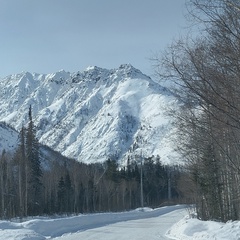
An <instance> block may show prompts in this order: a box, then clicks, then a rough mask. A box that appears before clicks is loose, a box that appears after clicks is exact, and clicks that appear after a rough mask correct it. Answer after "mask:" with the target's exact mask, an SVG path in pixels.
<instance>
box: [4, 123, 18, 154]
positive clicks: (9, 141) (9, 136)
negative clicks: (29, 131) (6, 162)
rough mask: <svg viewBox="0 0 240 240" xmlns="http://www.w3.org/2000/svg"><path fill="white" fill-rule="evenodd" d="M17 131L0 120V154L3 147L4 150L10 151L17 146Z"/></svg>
mask: <svg viewBox="0 0 240 240" xmlns="http://www.w3.org/2000/svg"><path fill="white" fill-rule="evenodd" d="M17 140H18V132H17V131H16V130H14V129H13V128H11V127H10V126H8V125H6V124H5V123H2V122H0V154H2V151H3V149H4V150H5V151H6V152H12V151H13V150H15V148H16V146H17Z"/></svg>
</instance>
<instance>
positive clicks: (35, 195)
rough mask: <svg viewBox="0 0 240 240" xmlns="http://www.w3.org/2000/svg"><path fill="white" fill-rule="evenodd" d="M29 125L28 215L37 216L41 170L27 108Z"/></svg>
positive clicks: (39, 202) (27, 142) (37, 145)
mask: <svg viewBox="0 0 240 240" xmlns="http://www.w3.org/2000/svg"><path fill="white" fill-rule="evenodd" d="M28 116H29V123H28V127H27V132H26V157H27V166H28V180H27V182H28V190H27V191H28V194H27V198H28V209H29V214H31V215H36V214H39V213H40V212H41V211H40V204H41V196H42V182H41V178H42V169H41V162H40V157H39V142H38V140H37V137H36V129H35V127H34V124H33V120H32V107H31V106H30V107H29V112H28Z"/></svg>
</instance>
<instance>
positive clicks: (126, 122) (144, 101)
mask: <svg viewBox="0 0 240 240" xmlns="http://www.w3.org/2000/svg"><path fill="white" fill-rule="evenodd" d="M0 88H1V92H0V104H1V106H2V107H1V109H0V121H5V122H6V123H8V124H10V125H12V126H14V127H15V128H16V129H17V130H19V129H20V128H21V126H22V124H26V123H27V120H28V108H29V106H30V105H31V106H32V112H33V120H34V122H35V125H36V126H37V136H38V138H39V140H40V142H41V143H43V144H45V145H48V146H49V147H51V148H53V149H54V150H56V151H59V152H61V153H62V154H63V155H65V156H68V157H71V158H76V159H78V160H79V161H83V162H96V161H98V162H101V161H105V160H107V158H113V159H116V160H119V161H120V160H123V161H124V159H126V158H127V155H129V154H130V155H135V154H136V153H139V151H138V150H136V146H138V147H139V148H141V149H142V152H143V155H144V156H152V155H155V156H156V155H159V156H160V157H161V159H162V161H163V162H165V163H169V162H175V161H176V155H175V154H174V153H173V147H172V144H171V142H170V141H169V138H170V136H171V135H172V127H171V125H170V123H169V119H167V118H166V116H165V114H164V112H165V109H166V108H168V107H169V106H172V105H173V104H175V102H174V99H173V98H172V97H171V95H170V94H169V93H168V91H166V89H164V88H163V87H161V86H159V85H158V84H156V83H155V82H154V81H152V80H151V79H150V78H149V77H148V76H146V75H144V74H143V73H141V72H140V71H139V70H137V69H135V68H134V67H132V66H131V65H129V64H126V65H121V66H120V67H119V68H117V69H112V70H107V69H102V68H98V67H89V68H87V69H86V70H85V71H83V72H77V73H72V74H71V73H69V72H65V71H64V70H61V71H59V72H57V73H53V74H35V73H34V74H31V73H28V72H23V73H20V74H16V75H11V76H8V77H6V78H4V79H1V80H0ZM139 139H140V140H139ZM137 140H138V143H137V144H136V142H137ZM137 151H138V152H137Z"/></svg>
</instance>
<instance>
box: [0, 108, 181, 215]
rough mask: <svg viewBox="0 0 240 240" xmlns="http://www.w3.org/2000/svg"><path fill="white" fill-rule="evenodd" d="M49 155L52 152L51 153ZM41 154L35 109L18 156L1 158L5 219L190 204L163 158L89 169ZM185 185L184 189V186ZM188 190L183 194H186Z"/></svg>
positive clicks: (0, 203) (175, 170)
mask: <svg viewBox="0 0 240 240" xmlns="http://www.w3.org/2000/svg"><path fill="white" fill-rule="evenodd" d="M45 150H46V149H45ZM42 151H43V150H41V151H40V144H39V142H38V140H37V138H36V130H35V126H34V123H33V120H32V113H31V106H30V108H29V123H28V126H27V127H25V128H24V127H22V129H21V131H20V133H19V144H18V148H17V150H16V152H15V153H14V155H13V156H11V155H9V154H7V153H5V152H4V151H3V152H2V155H1V156H0V217H1V218H2V219H9V218H13V217H20V218H22V217H25V216H34V215H46V214H47V215H52V214H73V213H74V214H78V213H89V212H105V211H123V210H130V209H134V208H137V207H141V206H143V205H144V206H152V207H157V206H160V205H163V204H166V203H173V202H174V201H180V199H181V200H183V199H184V196H183V195H184V193H183V190H181V188H182V187H181V186H180V185H181V184H179V183H180V182H181V181H180V179H184V177H183V176H184V174H185V173H184V171H183V170H182V169H181V168H180V167H178V166H171V167H170V166H163V165H162V164H161V161H160V157H159V156H157V157H154V156H151V157H148V158H143V159H142V163H139V161H135V160H134V159H132V158H131V157H129V159H128V162H127V165H126V166H124V167H120V166H118V164H117V162H116V161H115V160H111V159H108V160H106V162H104V163H94V164H85V163H81V162H78V161H75V160H73V159H68V158H66V157H63V156H62V155H60V154H59V153H55V154H51V160H50V161H48V162H46V161H45V159H44V154H42ZM183 185H184V184H183ZM182 189H183V188H182Z"/></svg>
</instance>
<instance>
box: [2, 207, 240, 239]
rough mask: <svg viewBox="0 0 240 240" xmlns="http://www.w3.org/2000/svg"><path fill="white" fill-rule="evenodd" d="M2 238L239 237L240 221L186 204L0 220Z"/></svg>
mask: <svg viewBox="0 0 240 240" xmlns="http://www.w3.org/2000/svg"><path fill="white" fill-rule="evenodd" d="M0 239H1V240H27V239H31V240H44V239H55V240H77V239H84V240H96V239H97V240H115V239H117V240H125V239H129V240H150V239H151V240H167V239H175V240H190V239H191V240H199V239H202V240H205V239H208V240H238V239H240V222H238V221H236V222H227V223H226V224H224V223H217V222H212V221H205V222H203V221H200V220H197V219H191V218H189V214H188V211H187V209H186V208H185V206H183V205H176V206H171V207H162V208H158V209H154V210H153V209H149V208H144V209H137V210H135V211H130V212H122V213H99V214H86V215H85V214H82V215H79V216H74V217H65V218H54V219H50V218H34V219H31V220H27V221H24V222H22V223H19V222H16V221H11V222H10V221H0Z"/></svg>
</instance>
